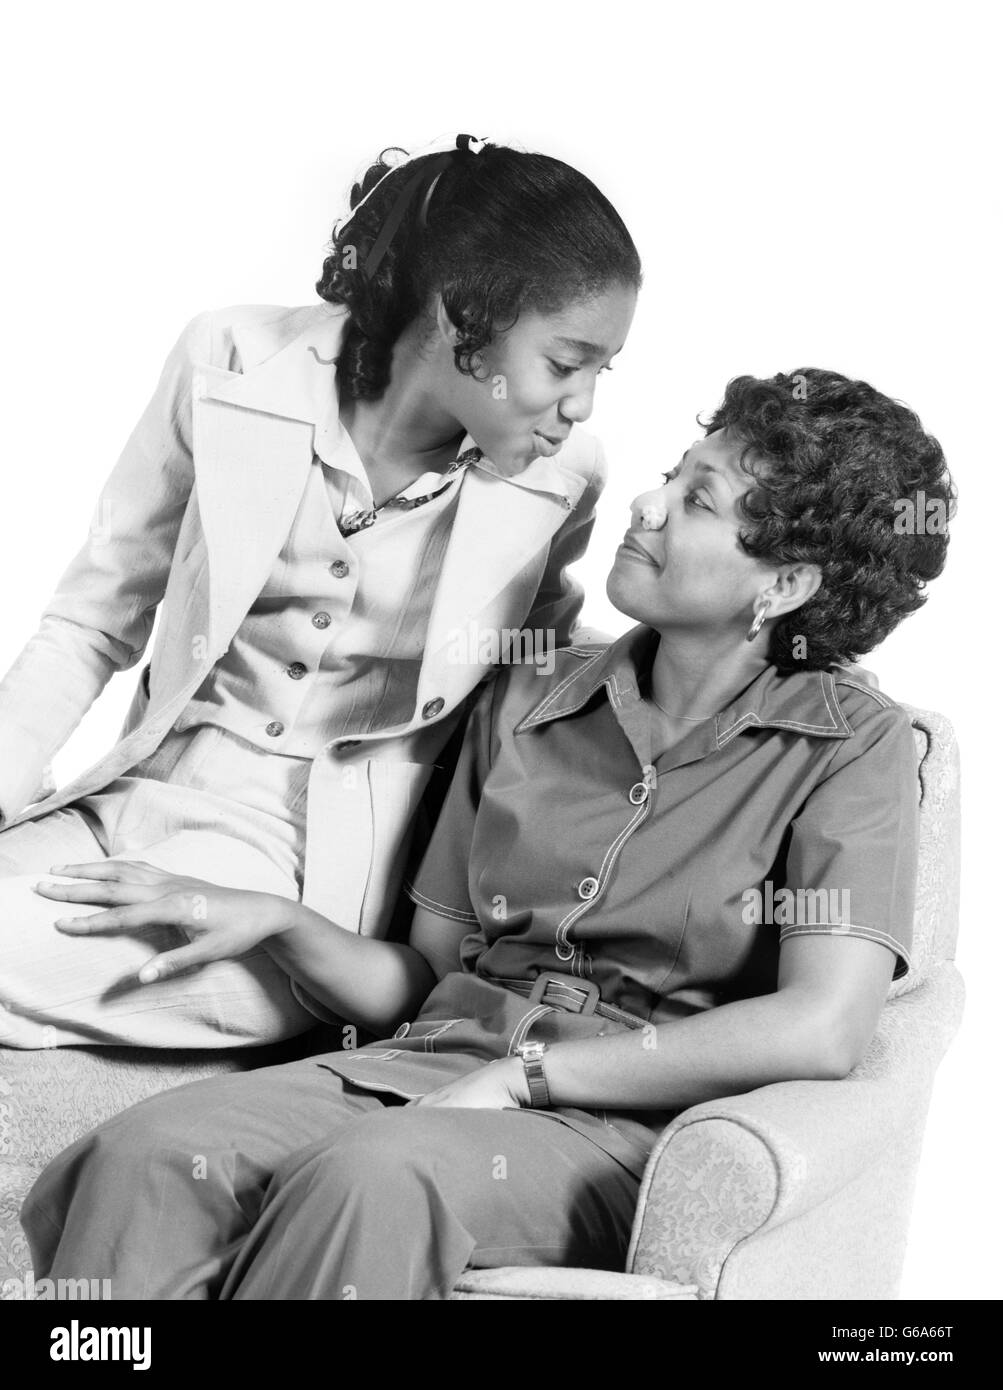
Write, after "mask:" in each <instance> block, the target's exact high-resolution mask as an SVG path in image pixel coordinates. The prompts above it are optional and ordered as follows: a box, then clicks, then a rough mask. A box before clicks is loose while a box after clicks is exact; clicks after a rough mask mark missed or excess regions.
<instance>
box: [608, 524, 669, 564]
mask: <svg viewBox="0 0 1003 1390" xmlns="http://www.w3.org/2000/svg"><path fill="white" fill-rule="evenodd" d="M616 553H617V556H618V557H620V556H623V558H624V559H626V560H638V561H640V562H641V563H642V564H645V565H654V567H655V569H660V568H661V566H660V565H659V563H658V561H657V560H656V559H655V557H654V555H652V553H651V551H650V550H647V549H646V548H645V547H644V546H643V545H642V544H641V542H640V541H638V540H635V538H634V537H633V536H632V535H631V533H630V532H629V531H627V532H626V533H625V534H624V538H623V540H622V541H621V543H620V545H619V546H618V547H617V552H616Z"/></svg>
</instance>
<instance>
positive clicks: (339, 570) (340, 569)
mask: <svg viewBox="0 0 1003 1390" xmlns="http://www.w3.org/2000/svg"><path fill="white" fill-rule="evenodd" d="M329 568H330V570H331V573H332V574H333V575H334V577H335V579H344V577H345V575H346V574H347V573H348V569H349V565H348V561H347V560H335V561H334V562H333V563H332V564H331V565H330V566H329Z"/></svg>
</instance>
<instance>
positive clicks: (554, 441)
mask: <svg viewBox="0 0 1003 1390" xmlns="http://www.w3.org/2000/svg"><path fill="white" fill-rule="evenodd" d="M566 438H567V435H565V436H564V438H554V437H551V436H550V435H547V434H541V433H540V431H539V430H534V431H533V444H534V446H535V448H536V452H537V453H538V454H542V455H543V457H544V458H546V459H549V458H553V457H554V455H555V454H559V453H560V452H561V449H562V448H563V447H564V441H565V439H566Z"/></svg>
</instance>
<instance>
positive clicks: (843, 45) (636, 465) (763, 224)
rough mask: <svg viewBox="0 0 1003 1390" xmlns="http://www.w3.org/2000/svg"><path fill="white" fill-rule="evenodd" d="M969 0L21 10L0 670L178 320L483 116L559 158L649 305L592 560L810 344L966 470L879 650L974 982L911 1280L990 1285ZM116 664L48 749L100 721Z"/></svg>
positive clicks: (633, 340)
mask: <svg viewBox="0 0 1003 1390" xmlns="http://www.w3.org/2000/svg"><path fill="white" fill-rule="evenodd" d="M992 14H993V9H992V7H990V6H988V5H987V6H985V7H982V6H979V5H975V4H966V3H953V4H951V5H942V6H938V7H929V6H927V5H924V4H918V3H911V4H905V3H903V4H899V3H880V2H879V3H875V0H869V3H863V4H861V3H858V0H852V3H846V0H842V3H840V4H839V5H831V4H830V5H824V6H823V5H820V4H790V5H788V4H782V3H776V2H774V3H757V4H748V5H739V4H735V5H732V4H722V3H717V4H715V3H701V4H699V5H696V4H694V5H691V6H685V7H683V6H680V5H676V4H672V5H668V6H663V5H655V4H651V3H636V2H628V0H621V2H620V3H618V4H615V5H613V4H581V3H579V4H575V5H570V4H554V3H545V2H544V3H541V2H540V0H537V3H532V4H526V3H522V2H521V0H514V2H513V0H509V2H508V3H506V4H504V5H472V4H454V3H442V2H441V0H435V3H431V4H428V5H414V4H407V5H404V4H395V3H391V4H387V3H384V4H381V5H361V4H360V5H356V4H352V3H341V4H333V3H321V4H317V3H309V2H308V0H284V3H282V4H274V3H269V4H261V3H248V0H243V3H240V4H236V3H229V0H201V3H198V4H194V3H190V2H189V0H171V3H169V4H168V3H142V4H137V3H132V4H115V3H107V0H105V2H104V3H102V0H96V2H95V0H92V3H90V4H87V5H71V4H69V3H65V4H52V3H49V4H46V3H34V4H33V5H31V6H30V7H27V6H20V7H18V9H17V11H16V13H13V14H12V13H11V12H10V11H8V12H7V13H6V14H5V26H4V27H5V43H4V48H5V54H4V57H3V73H2V82H0V88H2V104H3V108H4V109H3V128H4V130H5V132H6V146H7V153H6V158H5V191H6V193H7V195H8V196H7V199H6V213H5V216H4V219H3V223H2V237H3V246H4V249H3V255H2V257H0V274H2V277H3V282H2V303H3V312H4V325H3V330H4V331H3V334H2V352H3V364H2V365H3V381H4V387H5V391H4V395H5V403H4V411H3V432H2V439H3V456H4V458H3V484H4V494H3V496H4V506H3V508H2V512H0V541H2V549H0V582H2V584H3V588H4V593H5V602H4V606H3V617H2V622H0V668H2V669H4V670H5V669H6V668H7V666H8V665H9V663H10V662H11V661H12V660H13V658H14V657H15V655H16V654H17V652H18V650H19V649H20V647H21V645H22V643H23V642H24V641H25V640H26V639H27V638H28V637H29V636H30V635H31V633H32V632H33V630H34V627H35V624H36V622H37V620H38V616H39V614H40V613H41V610H42V608H43V606H44V604H45V602H46V599H47V598H48V595H49V593H50V592H51V590H52V589H53V588H54V586H55V583H56V580H57V578H58V576H59V574H60V572H61V571H62V569H63V568H64V566H65V564H66V563H67V562H68V561H69V559H70V557H71V556H72V554H73V553H74V552H75V551H76V549H77V548H78V546H79V545H80V543H81V542H82V540H83V538H84V535H85V533H86V529H87V525H88V522H89V519H90V516H91V512H92V508H93V506H94V503H95V499H96V497H97V493H98V490H99V488H100V485H101V483H102V482H103V480H104V478H105V476H106V474H107V473H108V471H109V470H110V468H111V466H112V464H113V463H114V461H115V458H116V457H117V454H118V452H119V450H120V448H121V446H122V444H123V443H124V441H125V439H126V437H127V435H128V433H129V431H130V430H131V428H132V426H133V424H134V422H135V420H136V419H137V418H138V415H139V413H140V411H141V409H142V408H143V406H144V405H145V403H146V400H147V399H148V397H149V395H150V393H151V391H152V389H153V386H154V384H155V381H156V378H157V375H158V373H159V370H160V366H161V363H162V360H163V358H164V356H165V355H166V352H167V350H168V348H169V347H170V345H171V344H172V343H173V341H174V339H175V337H176V336H177V334H178V332H179V331H180V329H181V327H182V325H183V324H184V323H185V322H186V321H187V320H188V319H189V318H190V317H191V316H192V315H193V314H195V313H196V312H197V311H199V310H200V309H204V308H211V307H221V306H224V305H227V304H233V303H250V302H257V303H275V304H302V303H310V302H313V300H314V299H315V295H314V291H313V284H314V282H315V280H316V278H317V275H318V273H319V269H320V264H321V260H322V258H323V254H324V247H325V242H326V239H327V237H328V235H329V231H330V226H331V223H332V222H333V220H334V218H335V217H336V216H340V215H341V213H342V212H343V208H344V199H345V195H346V193H347V189H348V185H349V183H350V181H351V179H352V178H353V177H354V176H355V175H356V174H357V173H358V172H360V171H361V169H362V167H363V166H364V165H365V164H366V163H368V162H369V160H370V159H371V158H372V157H373V156H375V155H376V153H377V152H378V151H379V150H380V149H381V148H382V147H383V146H385V145H390V144H400V145H403V146H404V147H405V148H416V147H418V146H421V145H424V144H425V143H427V142H428V141H430V140H432V139H434V138H435V137H437V136H440V135H443V134H446V135H449V134H452V133H455V132H456V131H468V132H470V133H472V134H475V135H478V136H490V137H491V138H493V139H495V140H498V141H501V142H506V141H507V142H510V143H517V144H519V145H521V146H523V147H524V148H530V149H539V150H542V151H544V152H546V153H549V154H552V155H556V156H559V157H561V158H563V159H566V160H567V161H568V162H570V163H572V164H575V165H576V166H578V167H579V168H581V169H582V170H583V171H585V172H586V173H587V174H589V175H590V176H591V177H592V178H593V179H595V181H596V182H597V183H598V184H599V185H600V187H602V188H603V190H604V191H605V192H606V193H607V194H608V196H609V197H610V198H611V199H612V200H613V202H614V203H615V204H616V205H617V207H618V208H619V210H620V212H621V213H622V215H623V217H624V219H625V220H626V222H627V224H628V226H629V227H630V228H631V230H632V232H633V234H634V237H635V240H636V242H637V244H638V247H639V250H640V252H641V256H642V260H643V263H644V267H645V277H646V279H645V287H644V290H643V292H642V297H641V301H640V305H639V309H638V313H637V317H636V319H635V323H634V328H633V331H632V334H631V337H630V339H629V341H628V344H627V347H626V349H625V351H624V352H623V353H622V355H621V357H620V358H619V359H618V360H617V362H616V365H615V370H614V373H613V374H612V375H611V376H603V378H602V379H601V386H600V391H599V396H598V399H597V407H596V412H595V415H594V417H593V421H592V423H591V425H590V428H594V429H595V431H596V432H597V433H599V434H600V435H601V437H602V438H603V440H604V443H605V445H606V449H607V453H608V455H609V458H610V463H611V474H612V476H611V480H610V484H609V487H608V489H607V492H606V494H605V496H604V498H603V500H602V502H601V504H600V518H599V523H598V525H597V527H596V532H595V536H594V539H593V542H592V547H591V550H590V553H589V556H588V557H587V559H586V561H585V562H584V563H583V565H582V566H581V569H580V574H581V577H582V579H583V581H584V582H585V584H586V588H587V593H588V599H587V603H586V609H585V620H586V621H587V622H589V623H591V624H593V625H596V626H600V627H604V628H606V629H607V630H611V631H614V632H619V631H622V630H623V629H624V627H625V626H626V625H627V624H626V622H625V620H624V619H622V618H620V617H619V615H617V614H615V613H614V612H613V611H612V610H611V609H610V608H609V607H608V605H607V603H606V600H605V597H604V594H603V581H604V578H605V574H606V571H607V569H608V567H609V561H610V557H611V555H612V551H613V549H614V547H615V544H616V540H617V538H618V537H619V535H620V534H621V533H622V530H623V528H624V524H625V519H626V515H627V512H626V508H627V504H628V502H629V500H630V498H631V497H632V496H633V495H634V494H635V493H636V492H638V491H640V490H641V489H642V488H645V487H648V486H651V485H652V482H653V480H654V477H655V474H656V473H657V471H658V470H659V469H662V468H664V467H668V466H671V465H672V464H673V463H674V462H675V461H676V459H677V457H678V455H679V453H680V452H681V450H682V448H684V447H685V446H686V445H688V444H689V443H690V442H691V440H692V439H693V438H694V437H696V435H697V429H696V426H695V424H694V416H695V415H696V414H697V413H698V412H700V411H704V410H707V409H709V408H712V407H713V406H714V405H715V404H716V402H717V400H718V398H719V396H720V394H721V392H722V389H723V387H724V385H725V382H726V381H727V380H728V378H729V377H731V376H734V375H737V374H739V373H742V372H752V373H755V374H760V375H762V374H767V373H772V372H775V371H777V370H793V369H795V368H796V367H798V366H802V365H806V364H807V365H815V366H823V367H828V368H834V369H836V370H839V371H843V372H846V373H849V374H852V375H855V376H861V377H863V378H865V379H867V380H870V381H872V382H873V383H874V384H875V385H877V386H878V387H879V388H880V389H882V390H884V391H885V392H887V393H889V394H891V395H894V396H896V397H899V398H900V399H903V400H905V401H906V402H908V403H909V404H910V405H911V406H913V407H914V408H915V409H917V410H918V411H919V412H920V414H921V416H922V418H923V420H924V422H925V424H926V426H927V428H928V429H930V430H932V432H933V433H935V434H936V435H937V436H938V437H939V438H940V440H941V442H942V444H943V446H944V448H945V450H946V453H947V456H948V460H949V462H950V464H951V466H952V469H953V471H954V473H955V476H956V478H957V481H958V484H959V487H960V491H961V509H960V512H959V516H958V519H957V522H956V523H955V526H954V527H953V530H952V535H953V540H952V550H951V556H950V560H949V564H948V568H947V571H946V573H945V575H944V577H942V578H941V579H940V580H939V581H938V582H937V583H936V584H934V586H933V587H932V591H931V597H930V600H929V603H928V605H927V607H926V608H925V609H924V610H923V611H922V612H920V613H919V614H918V615H916V616H914V617H912V618H910V619H909V620H907V622H906V623H905V624H904V625H903V626H902V627H901V628H900V629H899V631H898V632H897V633H896V634H895V635H894V636H893V638H891V639H890V640H889V641H888V642H887V643H886V644H885V646H884V647H883V648H882V649H881V650H880V651H879V652H878V653H877V654H876V655H874V656H872V657H871V658H870V659H869V661H868V664H869V665H870V666H871V667H872V668H873V669H875V670H876V671H877V673H878V675H879V677H880V680H881V683H882V686H883V688H884V689H885V690H886V691H887V692H888V693H889V694H891V695H892V696H893V697H896V698H900V699H903V700H906V701H908V702H911V703H913V704H917V705H923V706H927V707H930V708H933V709H937V710H940V711H942V712H944V713H946V714H947V715H948V716H949V717H950V718H951V719H952V721H953V722H954V724H955V725H956V727H957V729H958V731H959V735H960V738H961V744H962V756H963V767H964V794H965V802H966V806H965V889H964V903H963V916H962V929H961V938H960V946H959V953H958V961H959V965H960V967H961V969H962V972H963V973H964V975H965V977H966V981H967V985H968V991H969V997H968V1005H967V1011H966V1016H965V1020H964V1023H963V1026H962V1031H961V1033H960V1035H959V1036H958V1038H957V1039H956V1040H955V1043H954V1045H953V1047H952V1048H951V1051H950V1052H949V1054H948V1056H947V1058H946V1060H945V1062H944V1063H943V1065H942V1067H941V1069H940V1073H939V1077H938V1081H937V1086H936V1091H935V1095H934V1102H933V1107H932V1110H931V1114H930V1120H929V1126H928V1130H927V1138H926V1147H925V1152H924V1159H923V1165H922V1171H921V1175H920V1181H919V1185H918V1190H917V1194H916V1204H915V1213H914V1219H913V1225H912V1233H911V1242H910V1247H909V1252H908V1258H907V1265H906V1271H905V1278H904V1283H903V1289H902V1292H903V1295H904V1296H906V1297H924V1298H926V1297H928V1298H937V1299H941V1298H950V1297H957V1298H966V1299H984V1298H988V1297H999V1296H1000V1292H1001V1282H1000V1276H999V1273H998V1270H999V1265H1000V1260H999V1243H1000V1242H999V1237H1000V1231H999V1227H998V1220H997V1215H996V1213H997V1210H998V1202H999V1199H998V1191H997V1174H998V1171H999V1167H1000V1142H999V1141H1000V1122H999V1108H1000V1086H999V1080H998V1067H997V1059H998V1043H997V1036H998V1035H997V1030H996V1026H995V1025H996V1018H997V1016H998V1012H999V1005H998V999H997V995H998V990H999V962H1000V950H999V936H1000V900H999V899H998V898H997V896H996V891H997V888H998V887H999V883H998V880H997V877H996V867H997V865H998V864H999V863H1000V862H1001V861H1003V856H1001V853H1000V849H999V846H998V843H997V841H998V836H999V830H998V826H999V816H998V813H997V781H998V775H999V759H998V756H997V746H998V735H997V732H996V729H995V713H994V710H995V702H996V699H997V698H998V695H999V692H998V691H997V690H996V688H995V686H994V683H993V682H994V680H995V679H996V678H997V668H998V661H997V644H998V632H999V610H1000V604H1001V601H1003V600H1001V594H1000V584H999V569H1000V565H999V560H1000V553H1001V543H1000V537H999V533H998V529H997V527H996V515H995V512H994V511H993V507H994V506H995V504H994V503H993V501H992V496H991V495H990V494H991V493H992V488H993V486H994V479H995V476H996V469H997V468H998V467H999V462H1000V460H999V448H998V436H999V427H998V423H997V416H998V411H999V390H998V382H997V380H996V377H997V376H998V371H999V354H998V351H997V344H998V340H999V331H1000V329H999V325H1000V308H1001V305H1000V297H999V281H998V270H997V267H998V262H999V245H1000V232H1001V229H1000V222H999V208H998V191H997V188H998V184H997V180H998V164H999V114H1000V113H999V107H998V104H997V102H996V99H995V98H994V95H993V93H994V90H995V89H996V88H997V87H998V85H999V83H998V66H999V45H998V34H996V33H994V32H992V18H991V17H992ZM135 675H136V673H135V672H132V673H130V674H128V675H126V676H125V677H123V678H121V679H120V680H118V681H115V682H113V683H112V686H111V688H110V689H109V691H108V692H107V693H106V695H105V697H104V698H103V700H102V701H101V702H100V704H99V705H98V706H97V707H96V708H95V709H94V710H93V711H92V712H91V714H90V715H89V716H88V717H87V719H86V720H85V721H84V724H83V725H82V726H81V727H80V729H79V730H78V731H77V733H76V734H75V735H74V737H73V739H72V740H71V742H70V743H69V744H68V745H67V747H66V749H65V750H64V751H63V753H62V754H60V756H59V758H58V759H57V761H56V773H57V776H58V778H59V780H61V781H64V780H66V779H67V778H68V777H69V776H70V775H71V773H72V772H74V771H76V770H78V769H80V768H82V767H83V766H85V765H86V764H87V763H88V762H90V761H91V759H92V758H94V757H96V756H97V755H98V754H99V753H101V752H103V751H104V749H105V748H106V747H107V746H108V745H109V744H110V743H111V742H112V740H113V738H114V736H115V734H116V732H117V730H118V727H119V724H120V723H121V719H122V717H123V715H124V712H125V707H126V704H127V702H128V698H129V695H130V693H131V688H132V685H133V683H134V681H135Z"/></svg>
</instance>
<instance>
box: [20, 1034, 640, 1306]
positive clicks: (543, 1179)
mask: <svg viewBox="0 0 1003 1390" xmlns="http://www.w3.org/2000/svg"><path fill="white" fill-rule="evenodd" d="M318 1060H319V1059H311V1058H307V1059H304V1060H302V1061H298V1062H293V1063H287V1064H285V1065H283V1066H278V1067H269V1068H265V1069H262V1070H261V1071H258V1072H250V1073H243V1074H240V1075H231V1076H222V1077H216V1078H213V1079H212V1080H210V1081H202V1082H197V1083H194V1084H192V1085H189V1086H184V1087H180V1088H178V1089H176V1090H174V1091H171V1092H167V1093H165V1094H163V1095H160V1096H155V1097H153V1098H151V1099H150V1100H147V1101H144V1102H143V1103H142V1104H140V1105H138V1106H134V1107H132V1109H130V1110H128V1111H126V1112H124V1113H123V1114H121V1115H119V1116H116V1117H115V1118H114V1119H112V1120H109V1121H108V1122H107V1123H106V1124H105V1125H103V1126H101V1127H100V1128H98V1129H97V1130H94V1131H93V1132H92V1133H91V1134H89V1135H87V1136H85V1137H84V1138H83V1139H81V1140H79V1141H78V1142H77V1143H76V1144H75V1145H73V1146H72V1147H71V1148H70V1149H68V1150H66V1151H65V1152H64V1153H63V1154H61V1155H59V1157H58V1158H56V1159H55V1160H54V1161H53V1162H52V1163H51V1164H50V1165H49V1167H48V1168H47V1169H46V1171H45V1172H44V1173H43V1174H42V1176H41V1177H40V1178H39V1180H38V1182H37V1183H36V1185H35V1187H34V1188H33V1189H32V1192H31V1194H30V1196H29V1198H28V1201H27V1203H26V1204H25V1209H24V1212H23V1214H22V1221H23V1223H24V1225H25V1229H26V1230H27V1232H28V1235H29V1239H30V1242H31V1245H32V1252H33V1255H34V1257H35V1261H36V1277H43V1276H44V1277H59V1276H60V1275H61V1274H63V1273H66V1272H67V1271H69V1270H73V1269H78V1268H83V1267H84V1266H85V1264H86V1263H87V1262H86V1254H87V1252H86V1251H85V1250H83V1249H82V1248H81V1249H78V1248H77V1244H78V1232H77V1230H76V1229H75V1226H74V1223H73V1219H72V1213H73V1211H76V1212H80V1211H86V1212H87V1213H89V1216H88V1219H87V1220H86V1221H84V1222H82V1223H81V1226H80V1230H79V1237H80V1240H81V1241H83V1240H86V1241H88V1242H91V1243H92V1244H91V1248H92V1249H103V1250H104V1249H106V1250H114V1251H115V1252H116V1253H115V1257H114V1258H115V1260H116V1264H115V1268H114V1269H108V1270H101V1271H95V1273H96V1274H98V1275H100V1277H109V1278H111V1279H112V1283H113V1296H114V1297H116V1298H128V1297H144V1298H192V1297H195V1298H198V1297H206V1296H210V1297H211V1296H216V1295H218V1294H219V1293H220V1291H221V1289H222V1290H223V1296H224V1297H236V1298H248V1297H279V1298H286V1297H292V1298H296V1297H306V1298H343V1297H354V1296H358V1297H362V1298H365V1297H384V1298H385V1297H401V1298H411V1297H429V1296H431V1297H435V1296H436V1288H435V1287H433V1286H434V1284H435V1279H436V1277H440V1280H445V1281H446V1282H447V1283H448V1281H450V1280H455V1278H457V1277H458V1276H459V1274H460V1273H461V1272H462V1269H463V1268H465V1267H466V1265H467V1264H468V1263H469V1264H473V1265H475V1266H480V1267H491V1266H497V1265H506V1264H551V1263H553V1264H561V1263H565V1264H568V1263H571V1264H574V1263H582V1264H588V1265H590V1266H593V1267H594V1266H597V1265H605V1266H607V1267H617V1266H622V1261H623V1258H624V1254H625V1251H626V1246H627V1241H628V1238H629V1233H630V1226H631V1221H632V1218H633V1213H634V1208H635V1205H636V1199H637V1190H638V1186H639V1182H638V1179H637V1178H636V1177H635V1176H634V1175H633V1174H630V1173H628V1172H627V1171H626V1170H625V1169H623V1168H621V1167H620V1165H619V1164H617V1163H616V1162H615V1161H614V1160H613V1159H611V1158H610V1157H609V1156H608V1155H606V1154H605V1153H603V1151H602V1150H600V1149H599V1148H598V1147H597V1146H596V1145H594V1144H592V1143H591V1141H590V1140H588V1139H586V1138H585V1137H584V1136H583V1135H581V1134H579V1133H578V1132H577V1131H575V1130H572V1129H571V1128H569V1127H568V1126H566V1125H563V1124H561V1123H560V1121H559V1120H557V1119H555V1118H554V1117H553V1116H547V1115H543V1114H539V1113H535V1112H532V1111H524V1110H516V1109H512V1110H471V1109H461V1108H445V1107H438V1106H413V1105H412V1106H408V1105H393V1106H387V1105H385V1104H384V1100H383V1099H381V1097H380V1096H379V1095H376V1094H373V1093H368V1092H363V1091H361V1090H359V1089H358V1088H356V1087H353V1086H352V1085H351V1083H345V1082H343V1081H342V1079H341V1078H340V1077H338V1076H336V1075H335V1074H333V1073H331V1072H330V1071H327V1070H326V1069H325V1068H324V1067H323V1066H322V1065H318ZM387 1099H396V1098H393V1097H387ZM125 1189H128V1190H129V1192H130V1201H129V1203H128V1204H125V1205H123V1204H122V1203H121V1202H120V1201H119V1200H117V1196H118V1195H120V1193H121V1191H122V1190H125ZM71 1202H72V1204H73V1205H72V1210H71ZM68 1210H69V1211H70V1222H69V1224H68V1225H67V1226H66V1228H65V1229H64V1228H63V1223H64V1220H65V1217H66V1213H67V1211H68ZM95 1220H97V1221H98V1223H99V1225H100V1226H101V1230H100V1231H98V1232H96V1231H95ZM363 1231H364V1232H365V1233H366V1234H365V1237H364V1238H363V1236H362V1234H361V1232H363ZM95 1240H96V1244H95V1243H94V1242H95ZM279 1247H281V1253H279ZM429 1251H431V1253H429ZM291 1252H292V1253H291ZM423 1252H424V1253H423ZM436 1252H438V1253H437V1254H436ZM426 1256H427V1258H426ZM82 1261H83V1263H81V1262H82ZM87 1267H88V1268H89V1265H87ZM436 1270H438V1271H439V1274H438V1276H437V1275H436ZM427 1279H431V1281H432V1285H429V1286H426V1284H425V1283H423V1282H422V1281H423V1280H427ZM224 1281H225V1289H224V1288H223V1285H224ZM345 1286H348V1287H351V1288H352V1289H354V1290H356V1291H357V1293H352V1294H346V1293H345V1292H344V1291H343V1288H344V1287H345ZM266 1288H267V1289H268V1290H269V1292H264V1290H265V1289H266ZM377 1290H379V1292H377ZM446 1291H447V1292H448V1289H446ZM439 1294H440V1295H441V1294H442V1290H441V1289H440V1290H439Z"/></svg>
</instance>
